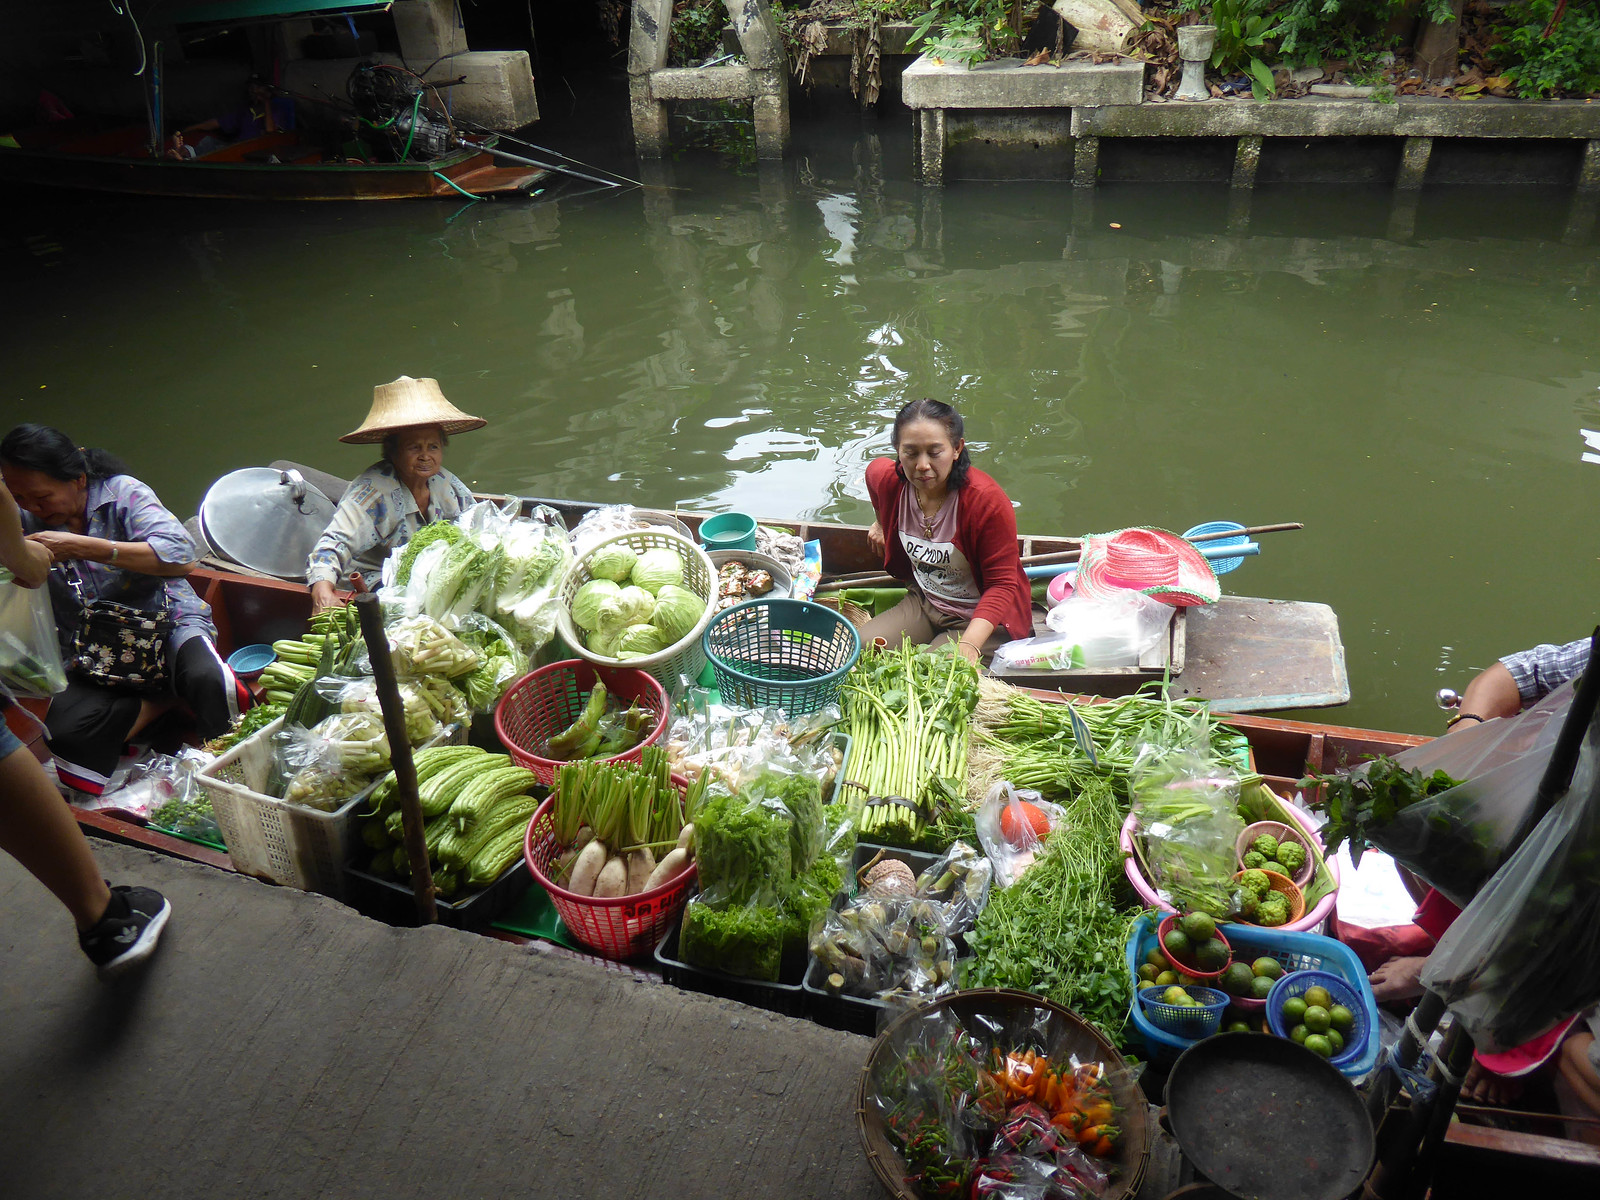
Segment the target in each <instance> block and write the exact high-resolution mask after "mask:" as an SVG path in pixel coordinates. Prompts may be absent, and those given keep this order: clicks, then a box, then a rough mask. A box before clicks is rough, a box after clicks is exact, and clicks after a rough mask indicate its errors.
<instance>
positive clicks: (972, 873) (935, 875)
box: [916, 841, 994, 934]
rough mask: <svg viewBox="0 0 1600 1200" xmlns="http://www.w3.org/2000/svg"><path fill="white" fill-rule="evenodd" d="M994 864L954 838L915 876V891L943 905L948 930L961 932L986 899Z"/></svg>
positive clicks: (972, 921) (963, 931)
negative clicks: (934, 861) (932, 862)
mask: <svg viewBox="0 0 1600 1200" xmlns="http://www.w3.org/2000/svg"><path fill="white" fill-rule="evenodd" d="M993 881H994V865H993V863H991V862H990V860H989V857H988V855H986V854H984V853H983V852H982V851H979V850H976V849H974V848H973V847H971V846H969V845H967V843H966V842H963V841H956V842H952V843H951V844H950V848H949V849H948V850H946V851H945V852H944V854H943V856H942V857H940V859H939V861H937V862H936V863H934V864H933V865H932V866H930V867H928V868H927V869H926V870H925V871H923V872H922V874H921V875H918V876H917V884H916V894H917V895H918V896H921V897H922V898H924V899H926V900H937V901H938V902H939V903H941V904H943V905H944V906H945V911H946V915H947V919H948V922H949V927H950V932H951V933H952V934H961V933H965V932H966V931H967V930H969V929H971V928H972V927H973V925H974V924H975V923H976V922H977V920H978V914H979V913H981V912H982V911H983V908H984V905H986V904H988V903H989V887H990V884H991V883H993Z"/></svg>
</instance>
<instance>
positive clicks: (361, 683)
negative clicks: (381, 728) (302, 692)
mask: <svg viewBox="0 0 1600 1200" xmlns="http://www.w3.org/2000/svg"><path fill="white" fill-rule="evenodd" d="M397 686H398V689H399V692H400V704H401V707H402V708H403V709H404V710H405V718H406V741H407V742H409V743H410V744H411V745H413V746H420V745H422V744H423V743H424V742H426V741H428V739H430V738H432V737H436V736H437V735H438V733H439V731H440V729H441V728H442V725H441V723H440V721H439V718H438V717H437V716H436V715H435V714H434V709H433V705H432V704H431V703H430V701H429V697H428V695H427V693H426V692H425V691H424V690H423V688H422V687H421V686H420V685H419V684H418V683H416V682H415V681H413V680H409V679H401V680H399V681H398V684H397ZM316 689H317V692H318V694H319V695H322V696H325V697H326V698H327V699H329V700H331V701H333V702H334V703H335V704H337V705H338V706H339V711H340V712H342V713H367V714H369V715H371V716H374V717H376V718H378V720H379V721H382V720H383V705H382V704H381V703H380V702H379V700H378V685H377V683H375V682H374V681H373V680H372V679H370V678H363V679H342V678H338V677H336V676H328V677H325V678H323V679H319V680H318V681H317V683H316Z"/></svg>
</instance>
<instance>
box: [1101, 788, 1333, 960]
mask: <svg viewBox="0 0 1600 1200" xmlns="http://www.w3.org/2000/svg"><path fill="white" fill-rule="evenodd" d="M1284 807H1285V808H1287V809H1288V810H1289V812H1290V813H1291V814H1293V816H1294V819H1295V824H1297V825H1299V826H1300V828H1301V829H1303V830H1305V832H1306V837H1307V838H1308V839H1309V840H1310V841H1313V842H1316V844H1317V846H1318V847H1319V848H1320V847H1321V846H1322V840H1321V839H1320V838H1318V837H1317V831H1316V829H1315V828H1314V827H1313V826H1312V824H1311V818H1310V817H1308V816H1307V815H1306V814H1305V813H1303V812H1301V811H1300V810H1299V809H1298V808H1296V807H1295V806H1294V805H1293V804H1289V803H1287V802H1285V804H1284ZM1138 830H1139V818H1138V817H1137V816H1135V815H1134V814H1132V813H1129V814H1128V819H1127V820H1126V821H1124V822H1123V823H1122V837H1121V839H1120V840H1121V843H1122V854H1123V859H1122V870H1123V872H1124V873H1125V874H1126V875H1127V876H1128V882H1129V883H1131V884H1133V890H1134V891H1136V892H1138V893H1139V898H1140V899H1141V900H1143V901H1144V902H1145V903H1146V904H1148V905H1149V906H1150V907H1151V908H1157V909H1160V910H1161V911H1162V912H1172V911H1173V908H1172V906H1171V905H1170V904H1168V903H1167V902H1166V901H1164V900H1162V899H1161V897H1160V896H1158V895H1156V890H1155V888H1153V887H1151V886H1150V883H1149V881H1148V880H1146V879H1145V877H1144V875H1143V874H1142V873H1141V872H1140V870H1139V860H1138V859H1137V858H1135V857H1134V854H1133V835H1134V834H1135V833H1137V832H1138ZM1324 858H1325V859H1326V861H1327V864H1328V870H1329V871H1330V872H1331V873H1332V874H1333V891H1331V892H1329V893H1328V894H1327V895H1326V896H1324V897H1323V898H1322V899H1321V900H1318V901H1317V906H1316V907H1315V908H1312V909H1307V910H1306V914H1305V916H1303V917H1301V918H1300V919H1299V920H1298V921H1290V922H1289V923H1288V924H1287V925H1279V926H1277V927H1276V928H1278V929H1287V930H1290V931H1291V932H1294V933H1309V932H1311V931H1312V930H1314V929H1315V928H1316V927H1317V926H1318V925H1320V924H1322V922H1323V921H1324V920H1326V919H1327V917H1328V914H1330V913H1331V912H1333V906H1334V903H1335V902H1336V901H1337V900H1338V899H1339V860H1338V859H1336V858H1333V857H1331V856H1329V855H1326V854H1324ZM1263 928H1265V927H1264V926H1263Z"/></svg>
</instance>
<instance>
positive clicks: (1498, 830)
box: [1350, 684, 1572, 905]
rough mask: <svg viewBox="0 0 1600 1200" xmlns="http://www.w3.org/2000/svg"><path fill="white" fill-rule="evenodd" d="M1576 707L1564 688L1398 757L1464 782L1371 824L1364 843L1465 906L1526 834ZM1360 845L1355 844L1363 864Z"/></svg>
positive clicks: (1369, 770)
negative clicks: (1563, 727) (1564, 726)
mask: <svg viewBox="0 0 1600 1200" xmlns="http://www.w3.org/2000/svg"><path fill="white" fill-rule="evenodd" d="M1571 706H1572V685H1571V684H1566V685H1564V686H1562V687H1560V688H1558V689H1556V690H1555V691H1554V692H1551V693H1550V694H1549V695H1548V696H1546V697H1544V698H1543V699H1542V700H1540V701H1539V702H1538V703H1537V704H1535V705H1533V706H1532V707H1531V708H1529V709H1528V710H1527V711H1526V712H1524V713H1521V714H1519V715H1518V716H1515V717H1510V718H1506V719H1504V720H1498V721H1489V722H1485V723H1483V724H1480V725H1477V726H1476V727H1474V728H1470V729H1464V730H1459V731H1457V732H1455V733H1452V734H1450V735H1449V736H1448V737H1442V738H1435V739H1434V740H1433V741H1431V742H1427V743H1425V744H1423V745H1421V746H1416V747H1414V748H1412V749H1410V750H1407V751H1404V752H1403V753H1401V754H1397V755H1395V757H1394V763H1395V765H1396V766H1398V767H1403V768H1405V769H1406V770H1408V771H1417V772H1420V773H1421V774H1422V775H1424V776H1429V775H1431V774H1432V773H1433V772H1435V771H1443V772H1444V773H1445V774H1446V775H1449V776H1450V777H1452V778H1454V779H1461V780H1465V782H1463V783H1461V784H1459V785H1457V786H1456V787H1452V788H1449V789H1447V790H1445V791H1441V792H1437V793H1436V794H1434V795H1431V796H1426V797H1423V798H1421V799H1417V800H1415V801H1413V802H1412V803H1410V804H1407V805H1406V806H1405V807H1404V808H1401V809H1399V811H1397V812H1395V813H1394V815H1393V818H1392V819H1391V820H1389V821H1388V822H1387V823H1383V824H1379V823H1377V822H1370V823H1368V824H1367V825H1366V826H1365V827H1364V828H1365V832H1366V836H1367V840H1370V841H1371V843H1372V845H1374V846H1375V847H1377V848H1378V849H1380V850H1382V851H1383V852H1384V853H1386V854H1388V855H1389V856H1390V857H1392V858H1393V859H1394V860H1395V861H1396V862H1398V863H1399V864H1400V865H1401V866H1403V867H1405V868H1406V869H1408V870H1410V871H1412V872H1414V873H1415V874H1416V875H1417V876H1418V877H1419V878H1421V879H1423V880H1425V881H1427V883H1428V884H1429V885H1431V886H1432V887H1435V888H1437V889H1438V890H1439V891H1440V892H1441V893H1442V894H1443V895H1445V896H1446V897H1447V898H1449V899H1450V900H1451V901H1452V902H1453V903H1455V904H1458V905H1465V904H1467V903H1468V902H1469V901H1471V899H1472V898H1473V896H1474V895H1476V894H1477V892H1478V889H1479V888H1481V887H1482V886H1483V885H1484V884H1485V883H1487V882H1488V880H1489V877H1490V876H1491V875H1493V874H1494V873H1495V871H1496V870H1497V869H1498V868H1499V867H1500V866H1501V864H1502V863H1504V862H1505V859H1506V855H1507V854H1508V853H1510V851H1511V849H1512V848H1513V847H1514V846H1516V844H1517V842H1518V840H1519V839H1520V838H1521V837H1522V836H1523V835H1524V834H1525V833H1526V832H1527V828H1526V827H1527V823H1528V821H1529V820H1530V819H1531V817H1532V814H1533V811H1534V798H1535V795H1536V794H1537V792H1538V790H1539V780H1540V777H1541V776H1542V775H1543V774H1544V768H1545V764H1546V763H1547V762H1548V761H1549V758H1550V748H1551V747H1552V746H1553V745H1554V744H1555V740H1556V736H1557V734H1558V733H1560V731H1561V725H1562V722H1563V721H1564V720H1565V719H1566V715H1567V712H1568V710H1569V709H1570V708H1571ZM1376 769H1377V768H1376V767H1375V766H1374V765H1373V764H1363V765H1362V766H1360V767H1357V768H1356V769H1355V770H1353V771H1351V772H1350V776H1351V781H1352V782H1353V783H1356V785H1357V786H1358V787H1359V786H1360V783H1359V781H1361V780H1363V779H1365V778H1367V777H1368V776H1369V775H1372V774H1373V772H1375V771H1376ZM1362 848H1363V847H1362V846H1361V845H1359V844H1357V842H1356V840H1355V839H1352V844H1351V857H1352V858H1354V859H1355V860H1356V861H1357V862H1358V863H1359V861H1360V853H1361V850H1362Z"/></svg>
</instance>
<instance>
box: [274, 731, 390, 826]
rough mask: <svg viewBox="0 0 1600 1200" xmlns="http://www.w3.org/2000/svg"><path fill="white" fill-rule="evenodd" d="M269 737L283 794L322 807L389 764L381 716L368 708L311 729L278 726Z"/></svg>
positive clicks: (353, 790)
mask: <svg viewBox="0 0 1600 1200" xmlns="http://www.w3.org/2000/svg"><path fill="white" fill-rule="evenodd" d="M273 742H274V748H275V750H276V754H277V763H278V773H279V775H280V777H281V778H282V779H283V780H284V789H283V799H285V800H287V801H289V802H290V803H291V804H301V805H304V806H305V807H307V808H316V809H320V810H322V811H324V812H332V811H333V810H334V809H336V808H338V807H339V806H340V805H342V804H343V803H344V801H346V800H348V799H349V798H350V797H351V796H354V795H355V794H356V793H357V792H359V791H360V790H361V789H362V788H364V787H366V785H367V784H368V783H370V782H371V781H372V778H373V777H374V776H375V775H379V774H381V773H382V772H384V771H386V770H388V769H389V739H388V738H387V737H385V736H384V732H383V719H382V718H381V717H377V716H374V715H373V714H372V713H369V712H353V713H339V714H337V715H335V716H332V717H329V718H327V719H326V720H324V721H319V722H318V723H317V724H316V725H315V726H314V727H313V728H311V729H299V728H294V727H288V728H284V729H280V730H279V731H278V732H277V733H276V734H274V735H273Z"/></svg>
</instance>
